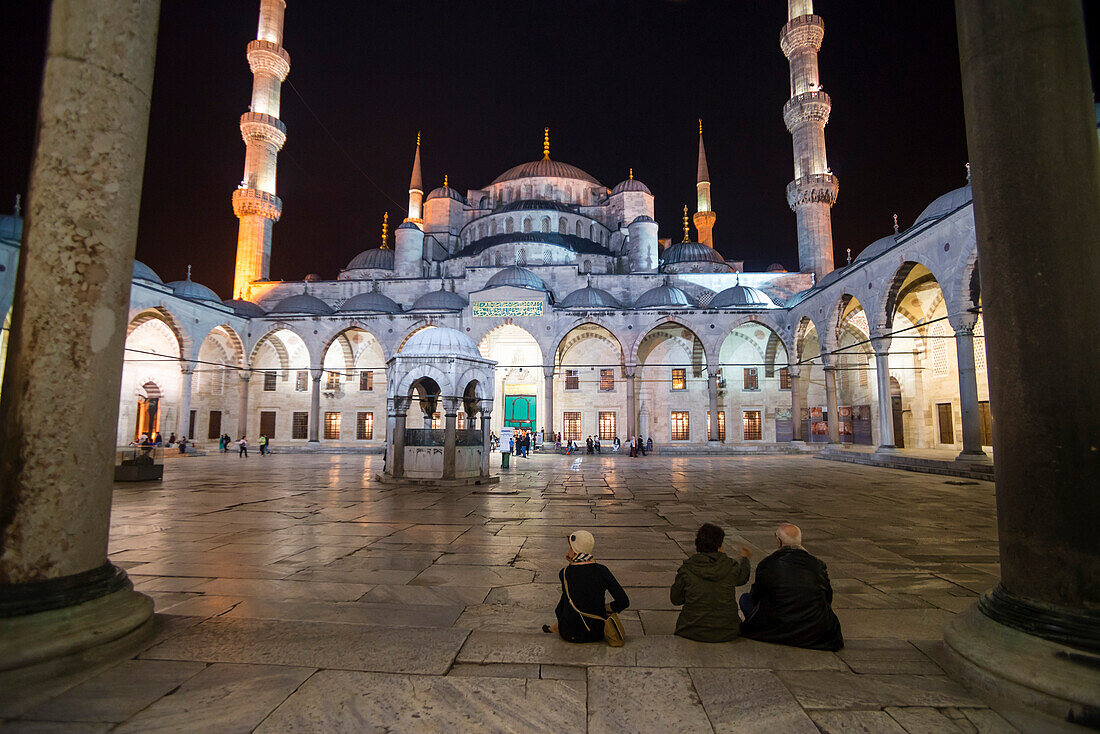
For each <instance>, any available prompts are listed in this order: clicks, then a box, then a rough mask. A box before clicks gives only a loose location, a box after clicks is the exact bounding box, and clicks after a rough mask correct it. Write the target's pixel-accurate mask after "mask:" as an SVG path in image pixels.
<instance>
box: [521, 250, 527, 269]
mask: <svg viewBox="0 0 1100 734" xmlns="http://www.w3.org/2000/svg"><path fill="white" fill-rule="evenodd" d="M519 264H520V265H526V264H527V248H526V247H521V248H519Z"/></svg>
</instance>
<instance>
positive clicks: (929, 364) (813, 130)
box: [0, 0, 992, 478]
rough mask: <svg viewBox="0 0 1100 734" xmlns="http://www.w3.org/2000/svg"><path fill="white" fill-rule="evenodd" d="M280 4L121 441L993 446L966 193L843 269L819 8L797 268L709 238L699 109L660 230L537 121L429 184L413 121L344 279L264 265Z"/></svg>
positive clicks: (637, 188)
mask: <svg viewBox="0 0 1100 734" xmlns="http://www.w3.org/2000/svg"><path fill="white" fill-rule="evenodd" d="M284 10H285V2H284V1H283V0H262V2H261V10H260V21H259V28H258V33H257V38H256V39H255V40H253V41H252V42H251V43H249V44H248V48H247V58H248V62H249V65H250V67H251V69H252V72H253V76H254V85H253V90H252V103H251V106H250V108H249V111H248V112H246V113H245V114H244V115H242V117H241V119H240V131H241V134H242V137H243V139H244V142H245V146H246V155H245V167H244V176H243V177H242V181H241V183H240V185H239V187H238V188H237V189H236V190H235V191H233V193H232V204H233V208H234V211H235V213H236V215H237V217H238V218H239V219H240V233H239V238H238V245H237V260H236V271H235V279H234V286H233V293H232V294H230V295H231V296H232V298H228V299H225V300H223V299H222V298H220V297H219V296H218V295H217V294H215V293H214V292H213V291H212V290H210V289H209V288H207V287H205V286H203V285H201V284H199V283H195V282H193V281H192V280H191V278H190V274H189V273H188V275H187V277H185V278H184V279H182V280H175V281H171V282H165V281H163V280H162V279H161V278H160V277H159V276H158V275H157V274H156V273H154V272H153V271H152V270H151V269H150V268H148V267H146V266H145V265H143V264H142V263H135V266H134V273H133V287H132V291H131V302H130V322H129V332H128V333H129V335H128V338H127V343H126V346H127V352H126V363H125V368H124V371H123V378H122V391H121V403H120V410H119V419H118V442H119V443H120V444H126V443H129V442H130V441H131V440H133V439H134V438H135V437H137V436H140V435H141V434H143V433H145V432H150V431H160V432H161V433H162V434H163V435H164V436H165V437H167V436H168V435H169V434H170V433H176V434H177V435H186V436H189V437H192V439H193V440H194V441H195V442H196V444H197V445H198V446H199V447H200V448H202V447H203V446H204V445H205V446H210V445H213V444H216V442H217V439H218V438H219V437H220V436H221V435H222V434H229V435H230V436H232V437H234V438H238V437H240V436H242V435H248V436H249V437H250V438H254V437H256V436H258V435H260V434H264V435H266V436H267V437H269V438H270V439H271V441H272V444H273V446H274V447H275V449H276V450H289V451H297V450H301V451H307V450H322V451H323V450H340V451H352V450H364V451H381V450H383V449H384V448H385V447H386V446H387V441H389V444H388V448H389V449H390V451H391V453H390V456H391V457H395V458H394V459H393V460H391V461H389V463H388V465H387V471H388V472H389V473H390V474H392V475H393V476H396V477H406V476H407V477H410V478H415V477H416V476H418V474H417V471H419V470H418V469H417V466H419V464H417V462H416V461H415V460H414V459H412V458H409V459H408V466H407V467H406V466H405V464H406V457H412V456H413V453H414V449H415V448H416V447H417V446H420V447H421V448H424V450H429V449H431V450H436V449H438V452H439V453H442V454H443V455H444V459H443V476H444V477H451V478H454V477H461V476H475V475H478V474H480V475H485V474H486V473H487V466H488V464H487V462H488V451H487V445H488V444H487V442H488V439H489V433H491V432H495V433H499V431H500V429H501V428H502V427H504V426H513V427H520V428H527V429H531V430H534V431H537V432H539V433H540V436H541V435H545V436H546V437H547V440H552V439H553V438H554V437H556V436H559V435H560V437H561V440H562V441H566V440H578V441H584V439H585V438H586V437H588V436H599V437H600V439H601V440H602V441H603V442H604V443H611V442H612V441H613V440H614V439H615V438H616V437H617V438H619V439H620V441H623V442H625V441H626V440H627V439H629V438H630V437H632V436H642V437H643V438H651V439H652V440H653V442H654V444H655V446H656V447H657V448H658V450H659V451H664V452H675V451H679V450H691V451H714V452H737V451H808V450H812V449H814V448H816V447H815V446H814V444H845V443H851V444H868V445H873V446H878V447H881V450H882V451H884V452H890V451H894V450H895V449H896V448H902V447H906V448H911V447H919V448H946V449H953V450H954V451H956V452H958V453H959V456H960V459H964V460H974V461H979V462H981V461H988V454H989V452H990V449H989V447H990V444H991V443H992V438H991V420H992V419H991V416H990V413H989V402H988V392H987V390H988V388H987V384H986V376H985V360H984V355H985V350H984V344H983V342H982V340H981V338H980V337H981V334H982V320H981V317H980V315H979V313H980V311H979V308H980V297H981V292H980V281H979V278H978V272H977V252H976V239H975V231H974V215H973V206H972V202H971V193H970V186H969V185H968V184H967V185H963V186H962V187H961V188H958V189H956V190H953V191H950V192H948V193H945V194H944V195H943V196H941V197H939V198H938V199H936V200H935V201H933V202H932V203H931V204H929V205H928V207H927V208H926V209H925V210H924V211H923V212H922V213H921V214H920V216H919V217H917V219H916V221H915V222H913V223H912V224H911V225H909V226H906V227H901V226H899V225H898V224H897V223H896V221H895V226H894V228H893V231H892V232H886V233H884V236H883V237H882V238H881V239H879V240H877V241H875V242H873V243H871V244H869V245H868V246H867V247H866V248H864V249H863V251H862V252H861V253H860V254H859V256H858V257H856V258H855V259H854V260H852V261H851V262H850V263H848V264H845V265H844V266H842V267H839V268H836V267H834V263H833V254H832V253H833V241H832V230H831V224H830V211H831V208H832V206H833V204H834V202H835V201H836V198H837V193H838V180H837V177H836V176H835V175H834V174H833V173H832V172H831V170H830V168H829V165H828V162H827V159H826V152H825V135H824V131H825V126H826V124H827V123H828V120H829V114H830V111H831V106H832V105H831V100H830V98H829V95H828V94H826V93H825V92H824V91H823V90H822V88H821V83H820V77H819V69H818V50H819V49H820V47H821V43H822V39H823V35H824V22H823V20H822V18H821V17H820V16H817V15H815V14H813V6H812V0H791V2H789V21H788V22H787V23H786V25H784V26H783V28H782V31H781V33H780V36H779V45H780V48H781V50H782V52H783V54H784V55H785V56H786V57H787V59H788V60H789V63H790V79H791V84H790V98H789V99H788V101H787V102H786V104H785V105H784V106H783V112H782V118H783V122H784V123H785V124H786V127H787V129H788V130H789V131H790V134H791V136H792V140H793V152H794V175H793V180H792V181H791V182H790V183H789V184H788V186H787V189H786V197H787V201H788V203H789V205H790V207H791V209H792V210H793V212H794V215H795V220H796V232H797V242H798V257H799V262H798V267H797V268H795V269H792V270H791V271H788V270H786V269H785V268H784V267H782V266H781V265H778V264H776V265H773V266H771V267H769V268H768V269H767V271H766V272H745V271H744V269H743V263H742V262H740V261H738V260H727V259H726V258H724V257H723V256H722V255H721V254H720V253H719V251H718V250H717V249H715V242H716V241H718V242H721V239H722V228H721V226H720V225H719V224H718V223H717V220H718V216H717V212H715V211H714V210H713V209H712V207H711V186H712V180H711V173H710V170H709V168H708V166H707V158H706V151H705V147H704V141H703V127H702V123H701V122H700V123H699V130H698V160H697V183H696V186H697V193H698V196H697V201H696V206H695V211H694V212H691V213H689V212H688V210H687V208H686V207H685V210H684V218H683V221H682V222H668V223H662V224H659V223H658V222H657V221H655V219H654V206H653V203H654V194H653V192H652V191H651V190H650V189H649V188H648V187H647V186H646V185H645V184H644V183H643V182H642V181H640V180H638V179H636V178H634V176H633V172H631V173H630V175H628V176H627V177H626V178H625V180H623V181H620V182H618V183H616V184H614V185H613V186H610V187H609V186H607V185H605V182H601V181H599V180H597V179H596V178H595V177H593V176H592V175H590V174H588V173H586V172H585V171H584V170H583V169H582V168H578V167H577V166H574V165H570V164H568V163H564V162H561V161H559V160H557V159H555V158H554V157H552V155H551V147H550V135H549V131H548V130H547V131H545V133H544V142H543V150H542V155H541V157H537V158H536V159H535V160H533V161H530V162H526V163H520V164H518V165H515V166H513V167H511V168H509V169H507V170H506V171H504V172H503V173H501V174H500V175H499V176H497V177H496V178H495V179H494V180H493V181H491V182H489V183H487V184H485V185H484V186H481V187H479V188H468V189H465V190H459V189H458V188H455V187H453V186H452V185H451V183H450V180H449V179H448V178H447V177H444V179H443V181H442V185H441V186H439V187H435V188H430V189H429V188H428V187H426V186H425V184H424V181H423V177H422V175H421V145H420V137H419V135H418V136H417V143H416V147H415V150H414V151H413V159H412V175H411V180H410V183H409V199H408V211H407V213H406V216H405V217H404V219H403V221H400V222H398V221H396V218H395V220H394V222H393V223H392V236H391V223H390V222H389V221H387V222H385V223H384V224H383V225H382V232H381V237H380V242H379V247H377V248H374V249H369V250H366V251H364V252H361V253H358V254H355V253H348V255H349V261H348V264H347V266H346V267H345V268H344V269H343V270H342V271H340V273H339V274H338V275H337V277H336V278H335V279H334V280H328V279H325V278H323V277H321V276H318V275H313V274H311V275H307V276H305V277H304V279H303V280H301V281H294V282H290V281H272V280H269V261H270V256H271V248H272V243H273V230H274V228H275V224H276V223H277V222H278V220H279V217H280V215H281V213H282V207H283V204H282V200H281V199H280V198H279V197H278V195H277V191H276V160H277V156H278V153H279V150H280V149H281V148H282V146H283V144H284V143H285V141H286V138H287V129H286V126H285V125H284V123H283V122H282V121H281V120H280V119H279V107H280V92H281V86H282V83H283V81H284V80H285V78H286V76H287V74H288V73H289V70H290V57H289V55H288V53H287V51H286V50H285V49H284V48H283V20H284V17H283V16H284ZM778 93H779V90H777V96H778ZM776 124H778V120H777V121H776ZM410 142H411V136H410ZM425 154H426V155H427V151H426V150H425ZM624 170H626V169H625V167H624ZM721 178H722V176H721V173H719V174H718V175H717V176H716V177H715V179H716V183H715V185H720V182H721ZM967 178H968V176H967ZM960 183H964V180H963V173H962V165H961V163H960ZM776 195H777V196H779V195H782V194H781V192H776ZM689 218H690V221H689ZM662 227H663V228H664V229H665V231H669V230H672V231H675V232H676V233H677V234H676V236H670V237H667V238H663V237H662V236H661V234H660V232H661V229H662ZM21 228H22V220H21V219H20V218H19V216H18V212H16V215H15V216H10V217H4V218H2V219H0V313H6V314H7V317H6V319H8V320H10V318H11V316H10V308H11V302H12V292H13V290H14V277H15V270H16V268H15V260H16V258H17V256H18V247H19V239H20V234H21ZM723 249H726V250H727V251H728V250H729V248H723ZM6 323H7V321H6ZM4 338H5V339H6V338H7V331H6V330H5V332H4ZM2 363H3V360H2V358H0V364H2ZM418 442H419V443H418Z"/></svg>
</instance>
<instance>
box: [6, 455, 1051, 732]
mask: <svg viewBox="0 0 1100 734" xmlns="http://www.w3.org/2000/svg"><path fill="white" fill-rule="evenodd" d="M574 458H575V457H565V456H539V457H535V458H532V459H530V460H526V461H525V460H522V459H519V460H513V467H512V469H511V470H510V471H507V472H505V473H504V475H503V477H502V481H501V483H500V484H499V485H494V486H491V487H486V488H482V487H474V488H472V489H462V490H447V491H437V490H434V489H427V488H410V487H396V488H395V487H392V486H383V485H380V484H378V483H377V482H375V481H373V480H372V477H373V476H374V474H375V473H376V472H378V471H379V469H380V468H381V457H380V456H372V455H318V456H303V455H293V456H291V455H278V454H276V455H274V456H270V457H266V458H261V457H259V456H256V455H253V456H252V457H250V458H248V459H239V458H238V457H237V456H235V455H232V454H226V455H220V454H216V453H215V454H211V455H209V456H204V457H195V458H184V459H176V460H172V461H170V462H169V463H168V466H167V468H166V471H165V479H164V482H163V483H162V484H147V485H116V491H115V498H114V514H113V519H112V536H111V549H110V553H111V558H112V560H113V561H114V562H115V563H116V564H118V565H120V566H123V567H125V568H127V569H128V571H129V573H130V574H131V578H132V579H133V581H134V583H135V584H136V586H137V587H138V588H139V589H140V590H142V591H143V592H145V593H147V594H149V595H150V596H152V597H153V598H154V599H155V600H156V605H157V611H158V613H159V614H158V617H157V618H156V622H155V625H154V627H155V628H154V630H153V632H152V637H151V638H150V639H148V640H146V641H145V642H143V643H141V644H140V645H138V646H136V647H134V648H132V649H129V650H128V651H124V652H122V653H120V654H119V656H118V657H117V658H115V659H112V660H107V661H92V662H90V663H89V665H88V667H87V668H86V669H84V670H83V671H82V672H81V673H79V674H73V675H68V676H65V677H61V678H56V677H55V678H52V679H50V680H47V681H44V682H41V681H40V682H37V683H25V684H21V683H19V682H17V681H16V682H12V681H7V682H6V685H4V686H2V687H0V718H2V719H3V720H4V721H5V722H6V723H5V724H4V726H2V727H0V730H3V731H34V732H41V731H65V732H73V731H79V732H85V731H86V732H99V731H117V732H157V731H212V732H214V731H216V732H236V731H241V732H247V731H259V732H285V731H326V732H328V731H376V730H377V731H383V730H385V731H445V730H448V731H450V730H459V729H461V730H464V731H517V732H536V731H559V732H560V731H579V730H583V729H585V728H586V727H587V730H588V731H590V732H618V731H624V732H625V731H667V730H676V731H682V732H695V731H700V732H710V731H715V732H755V731H763V730H765V729H766V730H770V731H782V732H803V731H805V732H813V731H818V730H820V731H824V732H840V731H845V732H847V731H868V732H910V733H912V734H916V733H917V732H954V731H958V732H975V731H978V732H1001V731H1016V730H1018V729H1019V730H1024V731H1028V730H1040V725H1039V724H1036V723H1035V722H1034V721H1032V720H1031V719H1030V718H1029V717H1028V716H1026V715H1023V714H1019V713H1015V712H1011V711H999V712H998V711H994V710H991V709H990V708H989V707H988V706H987V705H986V704H985V703H984V702H983V701H982V700H980V699H978V698H976V697H975V696H974V695H972V694H971V693H969V692H967V691H966V690H964V689H962V688H960V687H959V686H958V685H957V684H955V683H954V682H953V681H951V680H950V679H949V678H947V677H946V676H945V674H944V673H943V670H942V669H941V667H940V666H939V665H938V664H937V659H939V658H940V656H941V655H942V643H941V642H940V631H941V629H942V627H943V625H944V622H946V621H947V619H949V618H950V617H951V616H952V615H953V614H954V613H956V612H958V611H960V610H962V609H964V608H966V607H967V606H968V605H970V604H971V603H972V602H973V601H974V599H975V597H976V595H977V594H979V593H980V592H983V591H985V590H986V589H988V588H989V587H991V586H992V585H993V584H994V583H995V582H996V580H997V546H996V526H995V520H994V509H993V499H994V497H993V486H992V485H991V484H990V483H988V482H977V481H957V480H951V479H949V478H945V477H937V476H931V475H924V474H914V473H909V472H902V471H895V470H889V469H880V468H875V467H865V466H858V465H850V464H840V463H833V462H826V461H820V460H817V459H814V458H811V457H798V456H770V457H769V456H757V457H722V458H718V457H661V456H651V457H647V458H644V459H642V458H639V459H635V460H631V459H630V458H628V457H608V456H604V457H587V456H586V457H584V461H583V463H582V466H581V470H580V471H577V472H573V471H570V465H571V464H572V462H573V461H574ZM705 521H711V522H717V523H718V524H720V525H721V526H723V527H724V528H725V529H726V531H727V540H726V545H727V548H728V549H732V550H733V552H736V549H737V548H738V547H739V546H740V545H742V544H744V545H747V546H749V547H750V548H751V549H752V551H753V559H752V560H753V566H754V568H755V565H756V562H757V561H759V560H760V559H761V558H762V557H763V556H764V555H766V554H767V553H769V552H771V550H773V548H774V535H773V532H774V528H775V526H776V525H777V524H778V523H780V522H783V521H790V522H794V523H796V524H798V525H799V526H801V527H802V529H803V532H804V536H805V544H806V546H807V548H808V550H810V551H811V552H812V553H815V554H817V555H819V556H820V557H821V558H823V559H824V560H825V561H826V562H827V563H828V565H829V571H830V575H831V577H832V581H833V586H834V589H835V591H836V597H835V606H836V611H837V614H838V616H839V617H840V619H841V622H842V624H843V628H844V636H845V638H846V640H847V645H846V647H845V648H844V649H843V650H842V651H840V652H839V653H835V654H834V653H829V652H818V651H807V650H798V649H792V648H784V647H779V646H773V645H767V644H763V643H756V642H752V641H748V640H738V641H736V642H733V643H725V644H719V645H705V644H700V643H695V642H691V641H687V640H683V639H680V638H677V637H674V636H672V635H671V632H672V630H673V626H674V623H675V619H676V614H677V612H676V610H675V608H674V607H672V606H671V605H670V604H669V600H668V585H669V584H670V583H671V582H672V580H673V578H674V574H675V571H676V568H677V567H678V566H679V564H680V562H681V561H682V560H683V558H684V557H685V556H686V555H687V554H688V553H689V552H691V551H692V550H693V544H692V541H693V538H694V531H695V529H696V528H697V527H698V525H699V524H700V523H702V522H705ZM581 527H583V528H588V529H591V530H592V532H593V533H594V534H595V536H596V551H595V552H596V557H597V560H600V561H602V562H604V563H606V564H607V565H608V566H609V567H610V568H611V569H612V571H613V572H614V573H615V574H616V575H617V577H618V578H619V580H620V581H621V583H622V584H623V586H624V587H625V588H626V590H627V593H628V594H629V596H630V601H631V604H630V608H629V609H628V610H627V611H626V612H624V614H623V615H622V616H623V619H624V622H625V624H626V629H627V635H628V641H627V644H626V646H625V647H623V648H620V649H610V648H607V647H606V646H604V645H602V644H596V645H569V644H567V643H565V642H563V641H561V640H560V639H558V638H557V637H556V636H551V635H545V634H542V633H541V632H540V631H539V627H540V625H542V624H543V623H546V622H551V621H553V606H554V604H555V603H556V601H557V598H558V594H559V590H558V586H557V583H556V574H557V571H558V569H559V568H560V567H561V566H562V564H563V556H564V553H565V548H566V545H565V536H566V535H567V534H568V532H569V531H570V530H572V529H574V528H581ZM1010 722H1011V723H1010Z"/></svg>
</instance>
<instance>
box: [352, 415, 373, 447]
mask: <svg viewBox="0 0 1100 734" xmlns="http://www.w3.org/2000/svg"><path fill="white" fill-rule="evenodd" d="M355 438H356V439H357V440H359V441H370V440H371V439H372V438H374V413H356V414H355Z"/></svg>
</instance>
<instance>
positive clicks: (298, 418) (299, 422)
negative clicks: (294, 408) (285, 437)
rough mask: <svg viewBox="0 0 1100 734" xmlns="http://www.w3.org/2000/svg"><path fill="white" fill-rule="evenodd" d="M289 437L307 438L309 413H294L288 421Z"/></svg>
mask: <svg viewBox="0 0 1100 734" xmlns="http://www.w3.org/2000/svg"><path fill="white" fill-rule="evenodd" d="M290 437H291V438H309V413H304V412H303V413H295V414H294V416H293V418H292V420H291V422H290Z"/></svg>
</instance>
